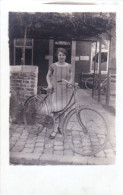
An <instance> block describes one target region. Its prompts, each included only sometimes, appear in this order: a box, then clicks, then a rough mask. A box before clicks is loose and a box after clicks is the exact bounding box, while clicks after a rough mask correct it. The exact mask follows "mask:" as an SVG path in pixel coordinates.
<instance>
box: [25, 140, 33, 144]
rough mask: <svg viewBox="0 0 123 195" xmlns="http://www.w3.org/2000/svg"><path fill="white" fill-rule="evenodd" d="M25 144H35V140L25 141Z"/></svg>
mask: <svg viewBox="0 0 123 195" xmlns="http://www.w3.org/2000/svg"><path fill="white" fill-rule="evenodd" d="M26 143H28V144H29V143H30V144H31V143H32V144H33V143H35V140H26Z"/></svg>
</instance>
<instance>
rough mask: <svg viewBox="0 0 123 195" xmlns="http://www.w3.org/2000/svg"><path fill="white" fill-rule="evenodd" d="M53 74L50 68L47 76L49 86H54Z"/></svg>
mask: <svg viewBox="0 0 123 195" xmlns="http://www.w3.org/2000/svg"><path fill="white" fill-rule="evenodd" d="M51 75H52V72H51V70H48V73H47V76H46V81H47V84H48V88H52V83H51Z"/></svg>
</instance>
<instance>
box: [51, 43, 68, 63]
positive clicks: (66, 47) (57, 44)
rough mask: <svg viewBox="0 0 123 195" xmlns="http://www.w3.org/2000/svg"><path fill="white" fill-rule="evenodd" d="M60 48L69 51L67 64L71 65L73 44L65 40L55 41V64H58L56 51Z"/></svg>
mask: <svg viewBox="0 0 123 195" xmlns="http://www.w3.org/2000/svg"><path fill="white" fill-rule="evenodd" d="M58 48H64V49H66V51H67V57H66V62H67V63H71V42H70V41H64V40H60V41H59V40H55V41H54V53H53V62H57V61H58V59H57V56H56V51H57V49H58Z"/></svg>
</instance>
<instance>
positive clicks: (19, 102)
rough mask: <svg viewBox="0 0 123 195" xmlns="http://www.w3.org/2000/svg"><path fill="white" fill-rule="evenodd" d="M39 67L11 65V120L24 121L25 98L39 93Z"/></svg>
mask: <svg viewBox="0 0 123 195" xmlns="http://www.w3.org/2000/svg"><path fill="white" fill-rule="evenodd" d="M37 83H38V67H37V66H10V94H11V96H10V121H11V122H15V123H21V122H23V104H24V102H25V100H26V99H27V98H28V97H30V96H32V95H36V94H37Z"/></svg>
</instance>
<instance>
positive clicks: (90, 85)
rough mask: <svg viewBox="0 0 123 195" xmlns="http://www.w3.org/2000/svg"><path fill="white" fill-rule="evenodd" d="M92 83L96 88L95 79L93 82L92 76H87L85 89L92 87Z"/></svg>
mask: <svg viewBox="0 0 123 195" xmlns="http://www.w3.org/2000/svg"><path fill="white" fill-rule="evenodd" d="M93 85H94V89H97V81H94V83H93V78H88V79H87V80H86V81H85V87H86V89H93Z"/></svg>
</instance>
